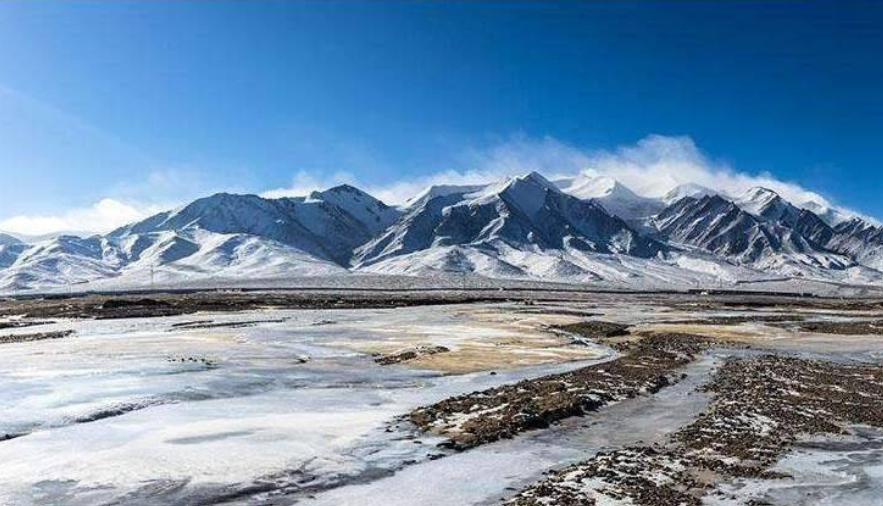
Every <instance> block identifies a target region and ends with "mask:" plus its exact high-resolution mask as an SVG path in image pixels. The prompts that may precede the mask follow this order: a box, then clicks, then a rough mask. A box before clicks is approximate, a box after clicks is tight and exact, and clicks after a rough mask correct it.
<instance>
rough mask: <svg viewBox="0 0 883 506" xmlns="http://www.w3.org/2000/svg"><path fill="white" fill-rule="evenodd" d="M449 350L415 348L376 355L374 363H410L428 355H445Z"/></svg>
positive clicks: (431, 347) (429, 347) (436, 347)
mask: <svg viewBox="0 0 883 506" xmlns="http://www.w3.org/2000/svg"><path fill="white" fill-rule="evenodd" d="M449 351H451V350H449V349H448V348H445V347H444V346H417V347H415V348H412V349H410V350H405V351H401V352H399V353H392V354H389V355H378V356H377V357H375V358H374V362H376V363H378V364H380V365H393V364H401V363H402V362H410V361H411V360H417V359H418V358H420V357H428V356H430V355H438V354H439V353H447V352H449Z"/></svg>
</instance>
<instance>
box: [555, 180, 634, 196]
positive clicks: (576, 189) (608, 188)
mask: <svg viewBox="0 0 883 506" xmlns="http://www.w3.org/2000/svg"><path fill="white" fill-rule="evenodd" d="M569 183H570V184H569V185H568V187H567V188H565V189H564V191H565V193H569V194H571V195H573V196H575V197H577V198H580V199H600V198H604V197H620V198H639V197H638V195H637V194H636V193H635V192H633V191H632V190H631V189H630V188H628V187H627V186H625V185H623V184H622V183H620V182H619V181H617V180H616V179H613V178H612V177H609V176H585V175H583V176H578V177H576V178H573V179H571V180H570V181H569Z"/></svg>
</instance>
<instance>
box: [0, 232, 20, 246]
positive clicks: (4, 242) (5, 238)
mask: <svg viewBox="0 0 883 506" xmlns="http://www.w3.org/2000/svg"><path fill="white" fill-rule="evenodd" d="M21 242H22V241H20V240H19V239H17V238H15V237H13V236H11V235H9V234H4V233H3V232H0V246H10V245H13V244H21Z"/></svg>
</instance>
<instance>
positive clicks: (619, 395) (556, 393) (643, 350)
mask: <svg viewBox="0 0 883 506" xmlns="http://www.w3.org/2000/svg"><path fill="white" fill-rule="evenodd" d="M600 328H604V329H606V330H607V331H611V330H613V329H612V327H608V326H606V325H597V326H593V325H589V326H587V327H585V329H586V332H587V333H589V332H596V331H598V329H600ZM608 333H611V332H608ZM612 334H614V335H617V336H618V335H620V333H619V332H618V331H613V332H612ZM711 344H712V340H711V339H709V338H706V337H702V336H695V335H688V334H665V335H652V336H649V337H644V338H642V339H639V340H637V341H629V342H623V343H617V344H616V345H614V347H615V348H617V349H618V350H620V352H621V353H622V356H620V357H619V358H615V359H613V360H611V361H609V362H605V363H602V364H597V365H592V366H587V367H583V368H580V369H577V370H575V371H571V372H567V373H563V374H555V375H551V376H544V377H541V378H536V379H530V380H524V381H521V382H518V383H515V384H511V385H504V386H501V387H497V388H492V389H489V390H484V391H480V392H474V393H470V394H466V395H461V396H457V397H453V398H450V399H446V400H444V401H441V402H438V403H436V404H433V405H430V406H424V407H420V408H418V409H416V410H414V411H412V412H411V413H410V415H409V417H408V418H409V419H410V421H411V422H412V423H414V424H415V425H416V426H417V427H419V428H420V429H421V430H424V431H428V432H432V433H435V434H438V435H441V436H444V437H446V438H447V442H446V443H444V446H448V447H451V448H454V449H458V450H464V449H468V448H472V447H475V446H479V445H482V444H486V443H490V442H493V441H497V440H499V439H505V438H510V437H512V436H514V435H516V434H519V433H522V432H525V431H528V430H532V429H539V428H544V427H547V426H549V424H551V423H554V422H557V421H560V420H563V419H565V418H569V417H573V416H579V415H582V414H585V413H587V412H590V411H595V410H597V409H599V408H601V407H603V406H607V405H610V404H613V403H616V402H619V401H622V400H625V399H629V398H632V397H636V396H638V395H644V394H653V393H655V392H658V391H659V390H660V389H662V388H664V387H666V386H668V385H670V384H672V383H674V382H676V381H678V380H679V379H680V376H679V375H678V374H677V371H678V369H679V368H681V367H683V366H685V365H687V364H688V363H690V362H691V361H693V360H694V359H695V358H696V356H697V354H699V353H700V352H702V351H703V350H704V349H706V348H707V347H708V346H710V345H711Z"/></svg>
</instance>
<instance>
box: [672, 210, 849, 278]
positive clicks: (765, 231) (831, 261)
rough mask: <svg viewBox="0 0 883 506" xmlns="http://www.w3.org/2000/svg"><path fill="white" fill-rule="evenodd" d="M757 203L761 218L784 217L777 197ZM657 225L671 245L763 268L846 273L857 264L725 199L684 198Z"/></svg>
mask: <svg viewBox="0 0 883 506" xmlns="http://www.w3.org/2000/svg"><path fill="white" fill-rule="evenodd" d="M755 202H760V205H758V206H756V207H754V208H753V209H754V210H755V211H756V212H757V213H758V214H759V215H761V216H763V215H764V214H768V215H771V216H772V215H775V216H784V214H782V213H779V211H780V209H779V204H778V203H777V202H776V201H775V200H774V199H771V198H767V196H764V198H762V199H758V200H757V201H755ZM743 205H744V202H743ZM771 210H772V211H774V212H770V211H771ZM785 219H787V220H790V219H791V218H790V216H789V217H786V218H785ZM795 220H796V218H795ZM656 226H657V228H658V230H659V232H660V234H661V235H662V236H663V237H665V238H666V239H667V240H669V241H672V242H674V243H678V244H685V245H690V246H694V247H698V248H701V249H703V250H705V251H708V252H711V253H713V254H715V255H718V256H720V257H723V258H725V259H727V260H730V261H732V262H734V263H736V264H739V265H750V266H754V267H756V268H759V269H762V270H773V271H781V270H782V269H785V268H786V267H787V266H806V267H820V268H824V269H844V268H846V267H848V266H850V265H851V264H852V262H851V261H850V260H849V259H848V258H846V257H844V256H841V255H837V254H834V253H832V252H830V251H828V250H825V249H822V248H821V247H819V246H818V245H816V244H814V243H812V242H810V241H808V240H807V239H806V238H805V237H803V236H802V235H801V234H800V233H798V232H796V231H794V230H793V229H790V228H787V227H785V226H783V225H781V224H779V223H776V222H767V221H765V220H764V219H762V218H759V217H756V216H754V215H752V214H749V213H748V212H746V211H744V210H743V209H742V208H741V206H739V205H736V204H735V203H734V202H731V201H728V200H726V199H724V198H723V197H720V196H710V197H709V196H705V197H702V198H700V199H695V198H692V197H687V198H684V199H681V200H680V201H678V202H676V203H675V204H673V205H671V206H669V207H668V208H667V209H666V210H665V211H663V212H662V213H660V214H659V216H657V218H656Z"/></svg>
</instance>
